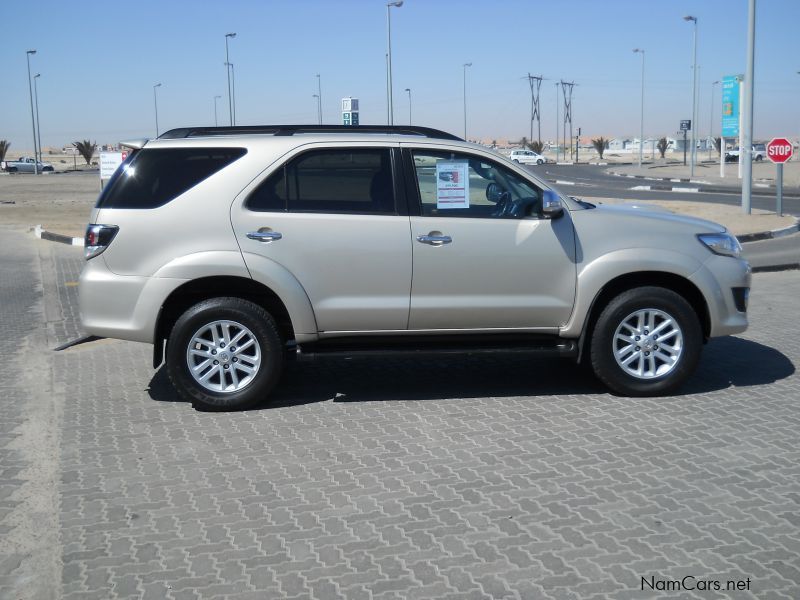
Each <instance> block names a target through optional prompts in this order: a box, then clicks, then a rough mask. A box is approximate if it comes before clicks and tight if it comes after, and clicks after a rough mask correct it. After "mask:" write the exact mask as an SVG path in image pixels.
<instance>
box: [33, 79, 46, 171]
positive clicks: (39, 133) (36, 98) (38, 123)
mask: <svg viewBox="0 0 800 600" xmlns="http://www.w3.org/2000/svg"><path fill="white" fill-rule="evenodd" d="M41 76H42V75H41V74H40V73H37V74H36V75H34V76H33V99H34V102H35V103H36V137H37V138H38V140H39V158H38V159H37V160H39V161H41V162H42V163H44V159H43V158H42V130H41V126H42V122H41V121H40V120H39V86H37V85H36V80H37V79H38V78H39V77H41ZM34 158H36V157H34Z"/></svg>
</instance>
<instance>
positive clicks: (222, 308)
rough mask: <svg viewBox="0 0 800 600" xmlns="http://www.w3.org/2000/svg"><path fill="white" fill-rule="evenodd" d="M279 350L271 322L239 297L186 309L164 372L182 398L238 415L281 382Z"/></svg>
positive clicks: (174, 333)
mask: <svg viewBox="0 0 800 600" xmlns="http://www.w3.org/2000/svg"><path fill="white" fill-rule="evenodd" d="M282 367H283V348H282V343H281V338H280V334H279V333H278V328H277V326H276V324H275V321H274V319H273V318H272V317H271V316H270V315H269V313H267V311H265V310H264V309H263V308H261V307H260V306H258V305H257V304H254V303H252V302H249V301H247V300H243V299H241V298H225V297H223V298H212V299H210V300H205V301H203V302H200V303H198V304H195V305H194V306H192V307H191V308H189V309H188V310H187V311H186V312H185V313H183V315H181V316H180V318H179V319H178V320H177V322H176V323H175V326H174V327H173V328H172V332H171V333H170V336H169V340H168V342H167V373H168V374H169V378H170V381H172V384H173V386H174V387H175V389H176V390H177V391H178V393H179V394H180V395H181V396H183V397H184V398H185V399H187V400H189V401H191V402H193V403H194V404H196V405H197V406H198V407H200V408H203V409H207V410H242V409H245V408H249V407H251V406H253V405H255V404H256V403H258V402H260V401H262V400H264V399H266V397H267V396H268V395H269V393H270V392H271V391H272V389H273V388H274V387H275V384H276V383H277V382H278V380H279V379H280V375H281V369H282Z"/></svg>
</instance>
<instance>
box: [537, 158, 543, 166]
mask: <svg viewBox="0 0 800 600" xmlns="http://www.w3.org/2000/svg"><path fill="white" fill-rule="evenodd" d="M543 163H544V161H543V160H542V159H541V158H540V159H539V160H537V161H536V164H537V165H541V164H543Z"/></svg>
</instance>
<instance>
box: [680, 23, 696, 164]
mask: <svg viewBox="0 0 800 600" xmlns="http://www.w3.org/2000/svg"><path fill="white" fill-rule="evenodd" d="M683 20H684V21H691V22H692V23H694V27H693V28H692V46H693V50H692V55H693V59H692V71H693V75H692V151H691V153H690V156H689V165H690V166H689V175H690V176H691V177H694V163H695V153H696V151H697V142H696V141H695V140H696V133H695V132H696V131H697V17H693V16H692V15H686V16H685V17H683Z"/></svg>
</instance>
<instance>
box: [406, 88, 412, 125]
mask: <svg viewBox="0 0 800 600" xmlns="http://www.w3.org/2000/svg"><path fill="white" fill-rule="evenodd" d="M406 91H407V92H408V124H409V125H411V88H406Z"/></svg>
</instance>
